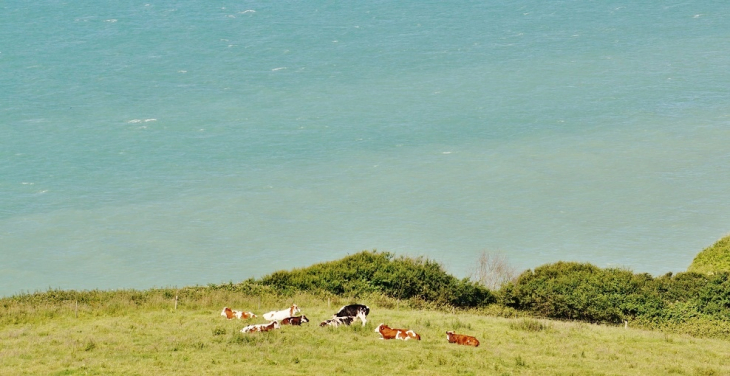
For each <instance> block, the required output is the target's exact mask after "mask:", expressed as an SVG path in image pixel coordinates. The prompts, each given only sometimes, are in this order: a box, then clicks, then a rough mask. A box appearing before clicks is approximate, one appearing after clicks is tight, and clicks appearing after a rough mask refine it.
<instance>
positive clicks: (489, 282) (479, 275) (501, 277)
mask: <svg viewBox="0 0 730 376" xmlns="http://www.w3.org/2000/svg"><path fill="white" fill-rule="evenodd" d="M476 268H477V269H476V271H475V272H474V274H473V275H472V279H475V280H476V281H477V282H478V283H479V284H481V285H483V286H484V287H486V288H488V289H490V290H492V291H496V290H499V288H500V287H502V285H504V284H505V283H507V282H510V281H513V280H515V278H516V277H517V272H516V270H515V268H514V267H513V266H512V265H510V264H509V261H508V260H507V256H505V255H504V254H503V253H490V252H487V251H483V252H482V254H481V256H479V264H478V265H477V267H476Z"/></svg>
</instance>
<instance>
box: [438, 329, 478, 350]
mask: <svg viewBox="0 0 730 376" xmlns="http://www.w3.org/2000/svg"><path fill="white" fill-rule="evenodd" d="M446 339H448V340H449V343H456V344H458V345H467V346H474V347H479V340H478V339H476V338H474V337H472V336H467V335H464V334H456V333H454V332H452V331H448V332H446Z"/></svg>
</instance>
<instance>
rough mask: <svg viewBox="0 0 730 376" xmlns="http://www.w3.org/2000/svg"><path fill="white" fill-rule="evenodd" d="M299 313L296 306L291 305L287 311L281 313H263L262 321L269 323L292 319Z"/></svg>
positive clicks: (283, 310)
mask: <svg viewBox="0 0 730 376" xmlns="http://www.w3.org/2000/svg"><path fill="white" fill-rule="evenodd" d="M299 312H301V310H300V309H299V307H297V305H296V304H292V305H291V307H289V308H287V309H282V310H281V311H271V312H266V313H264V319H266V320H269V321H274V320H276V321H281V320H284V319H285V318H287V317H292V316H294V315H296V314H297V313H299Z"/></svg>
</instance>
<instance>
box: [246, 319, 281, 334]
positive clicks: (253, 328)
mask: <svg viewBox="0 0 730 376" xmlns="http://www.w3.org/2000/svg"><path fill="white" fill-rule="evenodd" d="M279 328H281V326H279V322H278V321H272V322H270V323H268V324H255V325H249V326H247V327H245V328H243V329H241V333H253V332H268V331H270V330H274V329H279Z"/></svg>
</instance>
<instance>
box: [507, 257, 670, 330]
mask: <svg viewBox="0 0 730 376" xmlns="http://www.w3.org/2000/svg"><path fill="white" fill-rule="evenodd" d="M650 280H651V276H649V275H645V274H639V275H635V274H633V273H631V272H630V271H627V270H621V269H614V268H611V269H600V268H598V267H596V266H594V265H591V264H583V263H575V262H558V263H555V264H550V265H544V266H541V267H538V268H536V269H535V270H534V271H532V270H528V271H526V272H524V273H522V274H521V275H520V276H519V277H518V278H517V281H516V282H514V283H511V284H508V285H506V286H505V288H503V289H502V290H501V291H500V292H501V296H502V301H503V302H504V304H505V305H507V306H510V307H514V308H517V309H522V310H528V311H531V312H534V313H536V314H538V315H540V316H544V317H552V318H560V319H573V320H585V321H593V322H613V323H618V322H621V321H622V320H623V319H624V318H625V317H626V316H636V315H641V314H646V313H648V312H652V311H655V310H661V308H662V301H661V299H660V298H659V297H658V296H657V294H655V293H653V292H652V291H651V290H650V289H646V283H647V281H650Z"/></svg>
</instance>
